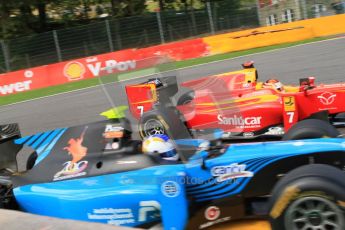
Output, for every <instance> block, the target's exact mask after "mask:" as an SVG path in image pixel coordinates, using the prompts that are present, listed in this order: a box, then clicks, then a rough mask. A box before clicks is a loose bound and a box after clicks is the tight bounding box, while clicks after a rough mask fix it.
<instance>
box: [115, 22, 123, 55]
mask: <svg viewBox="0 0 345 230" xmlns="http://www.w3.org/2000/svg"><path fill="white" fill-rule="evenodd" d="M115 31H116V43H117V49H118V50H121V49H122V41H121V34H120V32H119V31H120V23H119V20H116V21H115Z"/></svg>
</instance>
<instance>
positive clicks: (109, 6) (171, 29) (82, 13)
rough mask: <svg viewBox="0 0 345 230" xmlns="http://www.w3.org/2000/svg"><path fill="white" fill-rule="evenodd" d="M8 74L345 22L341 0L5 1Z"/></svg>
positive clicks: (0, 37)
mask: <svg viewBox="0 0 345 230" xmlns="http://www.w3.org/2000/svg"><path fill="white" fill-rule="evenodd" d="M0 2H1V4H0V27H1V29H0V73H5V72H10V71H14V70H18V69H23V68H30V67H35V66H40V65H45V64H50V63H55V62H60V61H66V60H70V59H75V58H80V57H85V56H91V55H96V54H101V53H107V52H111V51H116V50H123V49H127V48H141V47H148V46H152V45H158V44H162V43H167V42H172V41H178V40H183V39H187V38H195V37H199V36H200V37H201V36H205V35H210V34H217V33H224V32H231V31H237V30H241V29H247V28H254V27H258V26H269V25H276V24H281V23H286V22H291V21H297V20H302V19H307V18H317V17H322V16H328V15H334V14H341V13H344V12H345V1H341V0H211V1H206V0H177V1H174V0H146V1H143V0H75V1H70V0H48V1H47V0H16V1H7V0H0Z"/></svg>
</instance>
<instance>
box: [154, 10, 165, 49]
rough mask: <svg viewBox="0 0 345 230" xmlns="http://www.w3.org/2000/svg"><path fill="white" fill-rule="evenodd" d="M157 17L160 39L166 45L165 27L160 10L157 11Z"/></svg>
mask: <svg viewBox="0 0 345 230" xmlns="http://www.w3.org/2000/svg"><path fill="white" fill-rule="evenodd" d="M156 16H157V22H158V29H159V36H160V38H161V43H165V39H164V30H163V25H162V19H161V12H160V10H157V12H156Z"/></svg>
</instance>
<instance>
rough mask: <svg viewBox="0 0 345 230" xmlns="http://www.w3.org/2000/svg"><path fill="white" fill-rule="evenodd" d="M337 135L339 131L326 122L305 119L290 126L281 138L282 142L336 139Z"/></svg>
mask: <svg viewBox="0 0 345 230" xmlns="http://www.w3.org/2000/svg"><path fill="white" fill-rule="evenodd" d="M339 135H340V133H339V131H338V130H337V129H336V128H334V127H333V126H332V125H331V124H329V123H328V122H325V121H322V120H318V119H307V120H303V121H300V122H298V123H297V124H295V125H294V126H292V128H291V129H290V130H289V131H288V132H287V133H286V134H285V135H284V136H283V140H299V139H311V138H322V137H337V136H339Z"/></svg>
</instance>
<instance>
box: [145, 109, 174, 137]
mask: <svg viewBox="0 0 345 230" xmlns="http://www.w3.org/2000/svg"><path fill="white" fill-rule="evenodd" d="M167 130H168V127H167V123H166V122H165V121H164V119H163V117H162V116H160V115H157V114H152V113H149V114H145V113H144V114H143V116H142V117H141V118H140V120H139V134H140V137H141V138H145V137H148V136H152V135H156V134H167Z"/></svg>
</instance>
